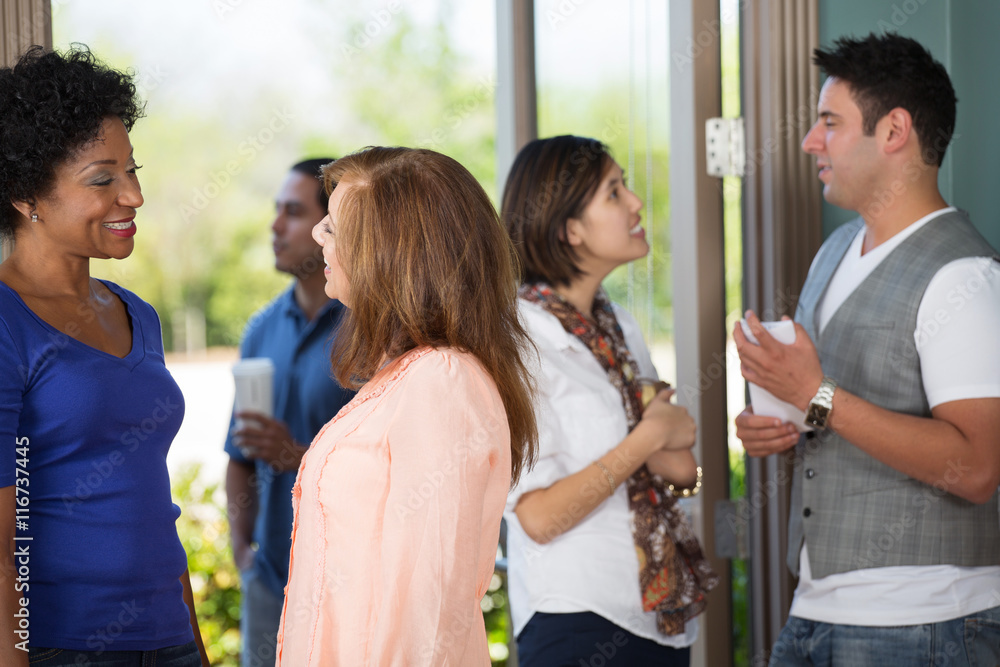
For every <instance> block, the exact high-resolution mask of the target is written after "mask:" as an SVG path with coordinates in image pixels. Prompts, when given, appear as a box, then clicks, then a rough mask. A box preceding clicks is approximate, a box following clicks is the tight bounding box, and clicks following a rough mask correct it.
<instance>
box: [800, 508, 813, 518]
mask: <svg viewBox="0 0 1000 667" xmlns="http://www.w3.org/2000/svg"><path fill="white" fill-rule="evenodd" d="M812 513H813V511H812V510H811V509H809V508H808V507H807V508H805V509H804V510H802V516H804V517H808V516H809V515H810V514H812Z"/></svg>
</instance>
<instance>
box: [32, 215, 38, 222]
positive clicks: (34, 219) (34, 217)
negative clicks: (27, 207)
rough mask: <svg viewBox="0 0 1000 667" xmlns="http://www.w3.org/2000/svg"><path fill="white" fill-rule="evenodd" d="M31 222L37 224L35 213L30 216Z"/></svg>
mask: <svg viewBox="0 0 1000 667" xmlns="http://www.w3.org/2000/svg"><path fill="white" fill-rule="evenodd" d="M31 221H32V222H38V214H37V213H32V214H31Z"/></svg>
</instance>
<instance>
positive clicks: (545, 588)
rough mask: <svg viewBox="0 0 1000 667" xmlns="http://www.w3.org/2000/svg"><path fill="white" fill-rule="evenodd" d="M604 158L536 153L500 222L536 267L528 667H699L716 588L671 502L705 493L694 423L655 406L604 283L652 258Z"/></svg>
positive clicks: (555, 144) (524, 597)
mask: <svg viewBox="0 0 1000 667" xmlns="http://www.w3.org/2000/svg"><path fill="white" fill-rule="evenodd" d="M641 209H642V201H641V200H640V199H639V198H638V197H637V196H636V195H635V194H634V193H633V192H631V191H630V190H629V189H628V188H627V187H626V186H625V180H624V175H623V174H622V170H621V168H620V167H619V166H618V164H617V163H616V162H615V161H614V160H613V159H612V158H611V156H610V155H609V154H608V150H607V147H606V146H604V145H603V144H602V143H601V142H599V141H595V140H593V139H585V138H581V137H574V136H562V137H554V138H551V139H542V140H536V141H533V142H531V143H529V144H528V145H526V146H525V147H524V148H523V149H522V150H521V152H520V153H519V154H518V156H517V158H516V159H515V161H514V165H513V166H512V168H511V171H510V175H509V177H508V179H507V186H506V188H505V191H504V197H503V219H504V222H505V224H506V226H507V230H508V232H509V234H510V235H511V238H512V239H513V241H514V245H515V247H516V249H517V251H518V253H519V255H520V258H521V262H522V264H523V266H524V269H525V281H524V284H523V285H522V286H521V289H520V311H521V315H522V318H523V321H524V323H525V326H526V327H527V329H528V332H529V333H530V335H531V338H532V341H533V342H534V344H535V346H536V348H537V350H538V366H537V368H535V369H534V375H535V377H536V385H537V395H536V413H537V415H538V462H537V464H536V465H535V467H534V468H533V469H532V470H531V471H530V472H529V473H526V474H525V475H523V476H522V477H521V479H520V481H519V483H518V484H517V485H516V486H515V487H514V489H513V491H512V492H511V494H510V497H509V499H508V504H507V508H508V511H507V514H506V516H507V524H508V533H507V547H508V563H509V581H510V602H511V613H512V617H513V622H514V632H515V634H516V635H517V641H518V660H519V663H520V665H521V667H558V666H562V665H567V666H573V667H576V666H577V665H580V664H588V665H589V664H594V663H593V662H592V661H591V659H592V658H593V657H594V656H596V655H598V654H599V655H601V657H602V660H601V664H603V665H608V666H610V665H622V666H627V667H632V666H633V665H687V664H688V663H689V653H690V650H689V648H688V647H689V646H690V645H691V644H692V643H693V642H694V640H695V637H696V634H697V624H696V621H695V620H694V616H696V615H697V614H699V613H701V611H702V610H703V609H704V608H705V593H706V592H707V591H708V590H709V589H711V588H712V587H713V586H714V585H715V583H716V582H717V577H716V576H715V574H714V573H713V572H712V570H711V568H710V567H709V565H708V562H707V561H706V560H705V558H704V557H703V555H702V552H701V548H700V546H699V545H698V541H697V538H696V537H695V535H694V533H693V531H692V529H691V527H690V525H688V521H687V519H686V517H685V515H684V512H683V510H682V509H681V508H680V507H678V506H677V502H676V500H675V496H677V495H691V493H693V492H696V491H697V488H698V486H699V485H700V481H701V470H700V469H699V468H697V466H696V465H695V460H694V457H693V456H692V454H691V447H692V446H693V445H694V442H695V424H694V421H693V420H692V419H691V417H690V416H689V415H688V413H687V411H686V410H685V409H684V408H682V407H679V406H677V405H674V404H672V403H671V402H670V398H671V396H672V395H673V391H672V390H670V389H667V388H665V387H666V386H667V385H665V384H664V383H660V385H661V387H662V388H661V389H660V390H659V391H658V392H656V393H655V395H651V396H648V397H645V396H643V393H644V388H643V380H642V379H643V378H648V379H649V380H650V383H649V384H650V387H649V389H650V392H649V393H650V394H654V391H653V387H655V386H656V385H655V384H654V383H653V382H652V381H655V380H656V369H655V368H653V364H652V361H651V359H650V356H649V350H648V349H647V348H646V344H645V342H644V341H643V339H642V334H641V333H640V331H639V327H638V325H637V324H636V322H635V320H634V319H633V318H632V316H631V315H630V314H629V313H627V312H626V311H625V310H623V309H622V308H619V307H618V306H617V305H613V304H612V303H611V302H610V301H609V300H608V296H607V294H606V293H605V292H604V290H603V289H602V288H601V282H602V281H603V280H604V278H605V277H606V276H607V275H608V274H609V273H610V272H611V271H612V270H613V269H615V268H616V267H618V266H621V265H622V264H625V263H627V262H630V261H633V260H636V259H639V258H641V257H644V256H645V255H646V253H648V252H649V244H648V243H647V242H646V235H645V231H644V230H643V228H642V222H641V217H640V216H639V211H640V210H641Z"/></svg>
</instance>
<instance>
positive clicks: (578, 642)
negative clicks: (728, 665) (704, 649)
mask: <svg viewBox="0 0 1000 667" xmlns="http://www.w3.org/2000/svg"><path fill="white" fill-rule="evenodd" d="M517 660H518V664H520V666H521V667H646V666H647V665H649V666H650V667H688V665H689V664H690V661H691V649H689V648H672V647H670V646H662V645H661V644H657V643H656V642H654V641H651V640H649V639H644V638H642V637H637V636H635V635H633V634H632V633H631V632H629V631H627V630H624V629H622V628H620V627H618V626H617V625H615V624H614V623H612V622H611V621H609V620H607V619H606V618H604V617H602V616H598V615H597V614H593V613H590V612H582V613H574V614H546V613H544V612H536V613H535V615H534V616H532V617H531V620H530V621H528V624H527V625H525V626H524V630H522V631H521V634H520V635H518V637H517Z"/></svg>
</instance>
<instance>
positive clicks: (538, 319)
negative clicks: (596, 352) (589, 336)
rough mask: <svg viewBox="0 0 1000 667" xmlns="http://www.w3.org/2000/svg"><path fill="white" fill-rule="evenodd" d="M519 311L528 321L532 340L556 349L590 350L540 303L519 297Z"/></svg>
mask: <svg viewBox="0 0 1000 667" xmlns="http://www.w3.org/2000/svg"><path fill="white" fill-rule="evenodd" d="M520 302H521V313H522V315H523V316H524V319H525V320H526V321H528V322H529V329H530V330H531V332H532V335H533V336H534V342H535V343H536V344H541V345H542V346H544V347H550V348H554V349H557V350H566V349H573V350H583V351H587V352H589V351H590V350H589V349H588V348H587V346H586V345H584V344H583V341H581V340H580V339H579V338H577V337H576V336H574V335H573V334H571V333H570V332H568V331H566V329H565V327H563V325H562V322H560V321H559V318H557V317H556V316H555V315H553V314H552V313H550V312H548V311H547V310H545V308H544V307H542V305H541V304H538V303H532V302H530V301H526V300H524V299H520Z"/></svg>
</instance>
